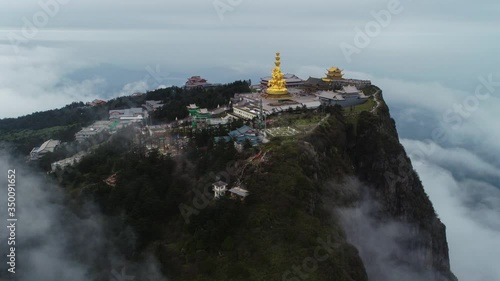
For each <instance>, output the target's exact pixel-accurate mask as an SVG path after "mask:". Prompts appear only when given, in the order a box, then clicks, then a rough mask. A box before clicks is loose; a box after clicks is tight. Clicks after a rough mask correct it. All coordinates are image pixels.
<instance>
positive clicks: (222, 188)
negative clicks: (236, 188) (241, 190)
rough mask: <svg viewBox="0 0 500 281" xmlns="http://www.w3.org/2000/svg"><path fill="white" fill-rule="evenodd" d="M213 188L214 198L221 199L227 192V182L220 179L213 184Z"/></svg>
mask: <svg viewBox="0 0 500 281" xmlns="http://www.w3.org/2000/svg"><path fill="white" fill-rule="evenodd" d="M212 190H213V191H214V199H219V198H221V197H222V196H224V195H225V194H226V191H227V183H225V182H223V181H218V182H216V183H214V184H212Z"/></svg>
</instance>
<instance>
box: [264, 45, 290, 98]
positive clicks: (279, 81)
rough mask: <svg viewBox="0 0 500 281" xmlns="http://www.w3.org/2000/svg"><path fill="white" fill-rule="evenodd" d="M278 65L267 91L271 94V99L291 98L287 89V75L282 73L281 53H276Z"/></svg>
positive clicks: (276, 63)
mask: <svg viewBox="0 0 500 281" xmlns="http://www.w3.org/2000/svg"><path fill="white" fill-rule="evenodd" d="M274 64H275V65H276V67H275V68H274V69H273V74H272V79H271V80H269V82H268V83H267V87H268V88H267V90H266V93H267V94H268V95H269V96H268V98H271V99H281V98H289V97H290V95H289V94H288V90H287V89H286V80H285V79H284V77H285V75H284V74H283V73H281V69H280V65H281V61H280V53H276V61H275V62H274Z"/></svg>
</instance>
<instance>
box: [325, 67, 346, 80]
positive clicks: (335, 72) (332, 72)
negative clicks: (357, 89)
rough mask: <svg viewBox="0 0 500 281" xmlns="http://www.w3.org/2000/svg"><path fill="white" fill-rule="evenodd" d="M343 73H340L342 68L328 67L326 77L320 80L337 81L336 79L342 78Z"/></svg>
mask: <svg viewBox="0 0 500 281" xmlns="http://www.w3.org/2000/svg"><path fill="white" fill-rule="evenodd" d="M343 77H344V74H343V73H342V70H341V69H339V68H337V67H332V68H330V69H328V73H326V77H324V78H321V80H323V81H325V82H327V83H331V82H333V81H338V80H343V79H344V78H343Z"/></svg>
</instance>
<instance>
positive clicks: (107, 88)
mask: <svg viewBox="0 0 500 281" xmlns="http://www.w3.org/2000/svg"><path fill="white" fill-rule="evenodd" d="M0 1H1V2H0V3H1V4H2V9H1V11H0V100H1V103H0V118H2V117H13V116H19V115H23V114H28V113H31V112H33V111H38V110H46V109H50V108H55V107H60V106H63V105H65V104H67V103H70V102H72V101H75V100H83V101H89V100H92V99H94V98H97V97H100V96H101V97H102V96H105V97H111V96H116V95H120V94H130V93H132V92H133V91H136V90H141V91H144V90H147V89H152V88H155V87H157V86H159V85H160V84H164V85H169V84H177V85H180V84H183V83H184V81H185V80H186V78H187V77H189V76H191V75H203V76H205V77H206V78H208V79H209V80H210V81H212V82H230V81H234V80H236V79H249V78H251V79H252V81H253V82H254V83H255V81H257V79H258V78H259V77H262V76H267V75H269V73H270V71H271V69H272V67H273V60H274V53H275V52H276V51H280V52H281V53H282V61H283V62H282V69H283V71H284V72H290V73H295V74H297V75H299V76H300V77H302V78H307V77H308V76H321V75H323V73H324V72H325V69H326V68H329V67H331V66H339V67H341V68H342V69H345V70H346V73H347V74H348V76H351V77H353V78H365V77H366V78H370V79H372V80H373V82H374V83H375V84H377V85H379V86H381V87H382V89H383V90H384V96H385V98H386V100H387V102H388V103H389V106H390V108H391V112H392V114H393V116H394V117H395V119H396V121H397V124H398V130H399V132H400V134H401V136H402V137H403V138H406V140H405V142H404V144H405V146H406V148H407V149H408V150H409V153H410V154H411V155H412V158H413V160H414V161H415V162H416V163H421V164H422V163H423V164H422V165H420V166H418V165H417V171H418V172H419V173H420V174H421V176H422V179H423V181H424V185H425V186H426V189H427V191H428V193H430V194H431V199H432V201H433V202H434V204H435V205H436V209H437V210H438V213H440V215H441V216H442V219H443V221H444V223H445V224H447V225H448V236H449V238H450V252H451V256H452V269H457V270H456V272H457V274H458V275H459V278H462V280H471V281H482V280H483V279H480V277H481V276H482V277H488V280H491V281H499V280H500V277H499V276H498V275H499V274H500V273H499V272H498V270H497V267H496V266H495V262H494V259H491V258H490V254H488V255H486V254H484V255H482V253H481V251H475V256H468V255H467V251H466V250H464V249H463V247H464V244H467V243H464V239H465V238H464V236H463V235H462V234H461V233H462V232H464V231H465V230H467V229H469V228H470V227H472V226H474V227H475V230H476V231H477V238H478V239H480V240H478V242H479V243H480V242H482V241H481V240H484V243H481V244H480V245H477V246H478V247H477V249H488V245H491V246H492V247H490V248H489V249H490V250H491V251H493V252H494V253H495V254H497V255H496V256H499V255H500V253H499V252H500V249H499V248H498V247H497V245H499V244H498V243H499V242H498V241H499V240H498V239H499V238H498V237H500V231H498V229H492V228H490V227H488V226H485V225H476V223H475V218H477V216H475V217H471V218H467V217H465V216H462V217H461V218H460V219H458V218H457V217H454V216H453V215H454V214H463V213H474V214H477V213H476V212H477V209H472V208H471V207H470V206H469V205H467V204H465V203H464V200H462V199H461V198H458V199H457V198H456V197H450V198H451V199H450V198H448V197H446V196H445V195H446V194H448V193H455V192H458V193H459V194H469V193H468V192H470V190H474V184H471V180H474V181H475V182H478V181H481V184H480V185H481V186H483V185H488V186H495V187H496V188H499V187H500V183H498V180H499V179H498V177H496V178H495V177H494V176H492V175H491V173H495V172H496V171H499V170H500V158H499V157H498V151H500V145H499V142H498V139H499V138H500V133H499V132H498V129H497V128H498V121H497V120H498V116H497V112H498V109H499V108H500V101H499V96H500V94H499V93H500V87H497V88H496V91H494V92H491V97H490V98H489V99H488V100H485V101H481V102H480V103H479V105H478V108H477V109H476V110H474V112H471V114H470V116H469V117H468V118H464V120H463V122H462V123H461V125H460V126H459V128H451V127H450V124H448V123H446V122H444V121H443V114H445V113H446V111H448V110H450V109H453V108H454V105H460V104H463V103H464V101H466V100H467V98H468V97H470V96H471V95H473V94H474V91H475V89H476V87H477V85H478V84H479V82H478V77H479V76H487V75H489V74H495V75H496V76H495V77H496V78H495V81H500V70H499V69H498V65H500V56H499V53H498V50H500V28H499V20H498V15H499V14H500V2H498V1H497V0H485V1H481V2H477V1H465V0H459V1H457V0H455V1H452V0H437V1H436V0H420V1H409V0H401V1H400V3H401V6H402V7H403V11H402V12H401V13H399V14H393V15H392V18H391V21H390V23H389V24H388V26H387V27H384V28H382V29H381V31H380V32H379V33H378V34H377V35H376V36H374V37H373V38H371V39H370V43H369V44H368V45H367V46H366V47H364V48H361V50H360V53H359V54H354V55H353V56H352V57H351V58H352V60H351V61H350V62H349V61H348V60H347V59H346V57H345V56H344V54H343V53H342V51H341V49H340V47H339V46H340V44H341V43H343V42H344V43H348V44H354V38H355V36H356V31H355V29H356V28H360V29H362V30H364V29H365V26H366V25H367V24H368V23H369V22H371V21H373V20H374V18H373V15H372V12H373V11H376V12H378V11H380V10H385V9H387V5H388V3H389V2H390V1H389V0H370V1H368V0H354V1H328V0H312V1H282V0H280V1H264V0H252V1H250V0H241V1H239V0H216V1H214V0H185V1H175V2H174V1H166V0H165V1H159V0H149V1H131V0H120V1H118V0H107V1H102V0H101V1H97V0H86V1H76V0H65V1H68V2H69V3H68V4H66V5H61V6H60V7H59V11H58V12H57V13H56V15H55V16H54V17H50V18H49V20H48V23H47V25H46V26H44V27H43V28H39V31H38V32H37V33H36V36H34V37H33V38H30V39H29V40H26V38H25V37H23V35H22V29H23V27H25V22H24V21H23V18H26V19H28V20H30V21H32V20H33V16H34V15H36V14H37V13H40V12H41V11H43V9H42V8H41V7H40V6H39V5H38V4H37V3H38V1H12V0H11V1H6V0H0ZM60 1H62V0H60ZM42 2H48V1H47V0H42ZM214 3H219V4H220V3H226V5H229V6H230V8H229V10H227V11H226V12H225V13H223V14H222V17H221V14H220V13H219V14H218V13H217V10H216V9H215V8H214ZM231 3H233V4H231ZM13 36H14V37H13ZM19 36H21V37H19ZM9 38H18V39H19V38H21V39H22V38H24V40H22V41H26V42H24V43H22V44H20V45H19V46H18V47H17V49H16V48H14V47H13V46H12V44H11V40H10V39H9ZM103 64H104V65H105V67H104V66H103ZM147 67H149V68H150V69H156V68H159V69H160V74H161V75H160V77H162V78H161V81H155V79H152V77H151V75H150V74H148V71H147V70H146V68H147ZM103 69H104V70H108V69H109V71H104V70H103ZM99 70H101V71H99ZM110 73H113V74H110ZM436 126H443V127H445V128H446V131H447V136H448V138H447V140H446V141H445V142H438V141H436V140H432V139H431V133H432V130H433V129H435V128H436ZM426 139H428V140H427V142H426ZM421 147H424V148H427V149H430V148H433V147H434V148H435V151H436V153H435V154H432V155H431V154H429V155H424V157H422V156H421V155H420V156H419V155H418V152H419V151H420V150H422V149H421ZM457 149H458V150H457ZM463 150H466V151H468V152H467V153H463ZM437 152H439V153H437ZM447 156H448V157H447ZM452 156H453V157H452ZM485 163H488V165H490V166H485V165H486V164H485ZM477 167H488V168H487V169H481V170H483V172H484V173H489V174H486V176H484V175H483V176H484V177H481V175H480V176H478V171H477V169H476V168H477ZM436 171H438V172H439V173H438V175H436V174H434V173H435V172H436ZM488 171H489V172H488ZM457 190H458V191H457ZM439 191H442V192H439ZM466 191H467V192H466ZM497 196H498V198H500V196H499V195H498V194H497V193H494V195H492V197H491V198H494V200H496V198H497ZM492 200H493V199H492ZM499 200H500V199H499ZM495 202H497V201H495ZM499 202H500V201H499ZM495 204H496V203H495ZM495 204H493V206H495V207H491V206H490V205H491V204H490V205H485V206H486V207H484V208H485V209H484V208H483V209H484V212H483V213H482V214H484V215H485V216H488V217H491V216H492V215H491V214H497V213H498V211H499V210H500V209H499V208H497V207H496V205H495ZM488 206H490V207H488ZM483 209H481V210H483ZM492 233H493V234H495V235H496V237H495V236H494V235H493V236H492ZM484 237H488V239H481V238H484ZM471 247H472V246H471ZM471 247H469V248H468V249H469V251H473V250H474V248H471ZM474 268H478V269H477V270H475V271H474ZM481 274H482V275H481ZM478 276H479V277H478ZM492 276H496V279H494V277H493V278H492Z"/></svg>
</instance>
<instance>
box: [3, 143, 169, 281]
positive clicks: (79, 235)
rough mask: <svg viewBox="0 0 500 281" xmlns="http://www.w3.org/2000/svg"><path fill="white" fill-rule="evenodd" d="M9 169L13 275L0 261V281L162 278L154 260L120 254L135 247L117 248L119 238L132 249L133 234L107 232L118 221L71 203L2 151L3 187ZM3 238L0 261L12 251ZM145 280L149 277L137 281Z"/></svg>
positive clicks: (47, 182)
mask: <svg viewBox="0 0 500 281" xmlns="http://www.w3.org/2000/svg"><path fill="white" fill-rule="evenodd" d="M9 169H15V171H16V213H17V216H16V217H17V219H18V221H17V222H16V245H15V247H16V252H15V253H16V269H15V272H16V273H15V275H12V273H9V272H8V271H7V266H8V265H7V264H6V263H2V264H0V280H3V279H5V280H19V281H29V280H38V281H52V280H73V281H88V280H95V278H100V279H99V280H110V281H119V280H132V279H130V278H134V279H135V280H143V281H147V280H163V278H162V277H161V274H160V273H159V271H158V268H157V266H156V263H155V261H154V260H153V259H149V258H146V259H145V261H144V262H143V263H142V264H135V263H131V262H128V261H127V260H126V259H125V254H124V252H127V251H132V252H133V249H121V248H120V250H118V249H119V248H118V247H117V244H116V243H118V242H117V241H119V240H120V239H121V240H123V241H121V242H120V243H124V244H128V245H130V247H133V243H134V235H133V232H132V231H131V230H130V229H129V228H128V227H122V231H121V233H120V234H119V235H116V234H113V233H111V232H110V231H109V228H110V226H111V225H112V224H116V223H117V222H116V220H115V219H109V218H106V217H103V216H101V215H100V213H99V209H98V208H96V207H95V206H94V205H92V204H88V203H85V202H83V204H76V205H75V204H74V203H75V202H73V201H72V200H71V199H70V198H69V196H68V194H64V193H63V191H62V190H61V189H60V187H57V186H56V185H55V184H53V183H52V182H51V181H50V180H47V179H45V178H44V177H43V175H38V174H35V173H33V172H32V171H31V170H30V169H29V168H27V167H26V166H25V165H24V164H23V162H20V161H16V160H14V159H13V158H11V157H9V156H8V155H6V154H5V153H3V152H0V171H1V172H0V182H2V185H3V186H5V187H6V186H7V171H8V170H9ZM1 192H2V193H4V194H2V195H1V196H0V198H2V199H1V200H0V210H1V211H0V217H1V220H2V224H5V223H6V220H7V213H6V211H7V190H6V188H2V189H1ZM73 199H75V198H73ZM71 206H72V207H71ZM76 206H79V207H76ZM7 236H8V234H7V233H6V232H5V227H2V231H1V232H0V252H1V254H2V256H3V257H4V258H3V259H2V260H5V255H7V253H8V251H7V249H8V248H9V247H10V246H8V245H7ZM122 246H123V245H122ZM144 276H148V278H150V279H146V278H141V277H144ZM13 277H14V279H11V278H13Z"/></svg>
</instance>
